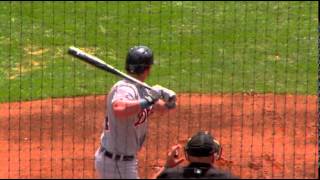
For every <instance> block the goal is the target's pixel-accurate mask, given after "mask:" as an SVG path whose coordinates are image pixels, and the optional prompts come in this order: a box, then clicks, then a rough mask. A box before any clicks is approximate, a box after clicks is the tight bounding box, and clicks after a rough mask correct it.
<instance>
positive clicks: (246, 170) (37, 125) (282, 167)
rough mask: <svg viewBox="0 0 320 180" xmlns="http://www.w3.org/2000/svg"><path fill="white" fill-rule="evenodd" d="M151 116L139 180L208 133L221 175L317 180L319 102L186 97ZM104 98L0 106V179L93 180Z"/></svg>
mask: <svg viewBox="0 0 320 180" xmlns="http://www.w3.org/2000/svg"><path fill="white" fill-rule="evenodd" d="M178 104H179V105H178V107H177V109H176V110H174V111H172V112H170V113H166V114H157V113H154V114H153V115H152V117H151V118H150V119H149V130H148V131H149V134H148V138H147V141H146V143H145V145H144V146H143V149H142V151H141V152H140V153H139V172H140V177H141V178H146V177H149V178H150V177H151V175H152V174H153V173H155V172H156V171H157V169H159V166H161V165H163V164H164V159H165V156H166V153H167V149H169V147H170V146H171V145H173V144H175V143H181V144H184V143H185V142H186V139H187V138H188V137H189V136H190V135H192V134H193V133H195V132H196V131H198V130H199V129H201V130H209V131H211V132H212V134H214V136H216V137H217V138H218V139H219V140H220V141H221V143H222V145H223V148H224V151H223V156H224V159H225V160H224V161H220V162H218V163H217V164H218V166H219V167H220V168H222V169H227V170H231V171H232V172H233V173H234V174H236V175H238V176H240V177H243V178H317V177H318V173H317V172H318V153H317V152H318V145H317V142H318V141H317V97H316V96H293V95H273V94H266V95H261V94H260V95H259V94H233V95H231V94H228V95H223V96H222V95H219V94H218V95H215V96H210V95H202V94H192V95H189V94H181V95H179V96H178ZM104 114H105V96H96V97H95V96H88V97H77V98H65V99H47V100H42V101H32V102H22V103H10V104H6V103H5V104H0V128H1V131H0V156H1V157H2V158H0V165H1V166H0V178H94V163H93V156H94V152H95V150H96V149H97V147H98V145H99V138H100V133H101V129H102V125H103V123H102V122H103V117H104Z"/></svg>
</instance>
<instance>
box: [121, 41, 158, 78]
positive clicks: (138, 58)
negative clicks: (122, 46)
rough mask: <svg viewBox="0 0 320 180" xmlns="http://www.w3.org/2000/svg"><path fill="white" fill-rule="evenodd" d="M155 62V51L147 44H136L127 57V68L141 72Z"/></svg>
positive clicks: (133, 71)
mask: <svg viewBox="0 0 320 180" xmlns="http://www.w3.org/2000/svg"><path fill="white" fill-rule="evenodd" d="M152 64H153V53H152V51H151V49H150V48H148V47H147V46H134V47H133V48H131V49H129V51H128V54H127V59H126V70H127V71H128V72H130V73H133V74H141V73H143V72H144V71H145V70H146V69H147V68H149V67H150V66H151V65H152Z"/></svg>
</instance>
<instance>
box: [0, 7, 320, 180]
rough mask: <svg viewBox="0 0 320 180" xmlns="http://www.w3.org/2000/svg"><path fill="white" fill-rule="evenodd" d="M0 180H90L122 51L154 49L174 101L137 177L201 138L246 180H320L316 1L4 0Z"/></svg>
mask: <svg viewBox="0 0 320 180" xmlns="http://www.w3.org/2000/svg"><path fill="white" fill-rule="evenodd" d="M0 21H1V23H0V58H1V61H0V88H1V90H0V103H1V104H0V128H1V131H0V155H1V158H0V165H1V166H0V178H93V177H95V169H94V153H95V151H96V150H97V148H98V147H99V144H100V134H101V132H102V129H103V121H104V116H105V113H106V112H105V109H106V105H105V104H106V103H105V98H106V96H105V94H107V92H108V91H109V90H110V88H111V87H112V85H113V84H114V83H115V82H116V81H118V80H119V78H117V77H115V76H114V75H111V74H109V73H106V72H103V71H101V70H98V69H96V68H94V67H93V66H90V65H87V64H85V63H83V62H81V61H79V60H78V59H75V58H73V57H71V56H69V55H68V54H67V50H68V47H69V46H76V47H79V48H80V49H82V50H84V51H86V52H87V53H90V54H93V55H95V56H97V57H99V58H101V59H103V60H104V61H106V62H108V63H109V64H111V65H113V66H114V67H116V68H118V69H120V70H122V71H124V63H125V56H126V53H127V50H128V48H129V47H132V46H134V45H138V44H143V45H147V46H149V47H150V48H151V49H152V50H153V51H154V53H155V64H154V66H153V68H152V72H151V75H150V77H149V79H148V80H147V83H148V84H150V85H155V84H160V85H162V86H164V87H167V88H169V89H172V90H174V91H176V92H177V94H178V101H177V103H178V106H177V108H176V109H175V110H173V111H171V112H170V113H164V114H161V113H154V114H152V116H151V117H150V119H149V124H148V134H147V139H146V142H145V144H144V145H143V148H142V149H141V151H140V152H139V154H138V157H139V158H138V159H139V162H138V169H139V175H140V177H141V178H147V177H148V178H150V177H152V175H153V174H154V173H155V172H157V170H159V167H161V166H162V165H163V164H164V162H165V158H166V154H167V151H168V149H169V148H170V147H171V146H172V145H174V144H176V143H180V144H182V145H184V144H185V143H186V141H187V138H188V137H190V136H192V135H193V134H194V133H196V132H197V131H199V130H207V131H209V132H211V133H212V134H213V135H214V136H215V137H216V138H217V139H218V140H219V141H220V142H221V143H222V145H223V147H224V151H223V157H224V160H223V161H220V162H217V164H216V165H217V166H218V167H220V168H222V169H225V170H229V171H231V172H232V173H234V174H235V175H238V176H240V177H243V178H318V161H319V159H318V126H319V125H318V119H319V116H318V102H317V95H318V93H317V88H318V87H317V86H318V84H317V80H318V81H319V79H318V78H317V75H316V74H317V70H318V69H317V68H318V65H319V62H318V58H319V57H318V53H319V49H318V46H317V45H318V43H317V40H318V3H317V2H307V1H303V2H302V1H301V2H200V1H199V2H180V1H171V2H167V1H161V2H145V1H143V2H124V1H123V2H113V1H112V2H111V1H106V2H100V1H98V2H40V1H37V2H1V5H0Z"/></svg>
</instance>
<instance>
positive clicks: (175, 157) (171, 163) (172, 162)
mask: <svg viewBox="0 0 320 180" xmlns="http://www.w3.org/2000/svg"><path fill="white" fill-rule="evenodd" d="M181 148H182V147H181V145H180V144H178V145H174V146H172V147H171V151H170V152H169V153H168V157H167V161H166V164H165V165H164V166H165V168H174V167H176V166H177V165H179V164H180V163H182V162H183V161H184V159H183V158H179V156H180V154H181V153H180V152H179V150H180V149H181Z"/></svg>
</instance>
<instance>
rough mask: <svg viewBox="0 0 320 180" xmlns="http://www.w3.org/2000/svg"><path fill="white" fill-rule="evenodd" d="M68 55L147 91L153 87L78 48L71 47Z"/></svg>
mask: <svg viewBox="0 0 320 180" xmlns="http://www.w3.org/2000/svg"><path fill="white" fill-rule="evenodd" d="M68 53H69V54H70V55H72V56H74V57H76V58H79V59H81V60H83V61H84V62H86V63H89V64H91V65H93V66H95V67H97V68H99V69H102V70H104V71H107V72H109V73H111V74H114V75H116V76H118V77H121V78H124V79H127V80H129V81H131V82H134V83H137V84H139V85H141V86H143V87H145V88H147V89H150V90H151V89H152V87H151V86H149V85H148V84H146V83H144V82H141V81H139V80H138V79H136V78H134V77H132V76H129V75H127V74H125V73H123V72H121V71H119V70H118V69H116V68H114V67H113V66H111V65H109V64H107V63H106V62H104V61H103V60H101V59H99V58H97V57H95V56H92V55H90V54H88V53H85V52H84V51H82V50H80V49H78V48H76V47H73V46H71V47H69V50H68Z"/></svg>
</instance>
